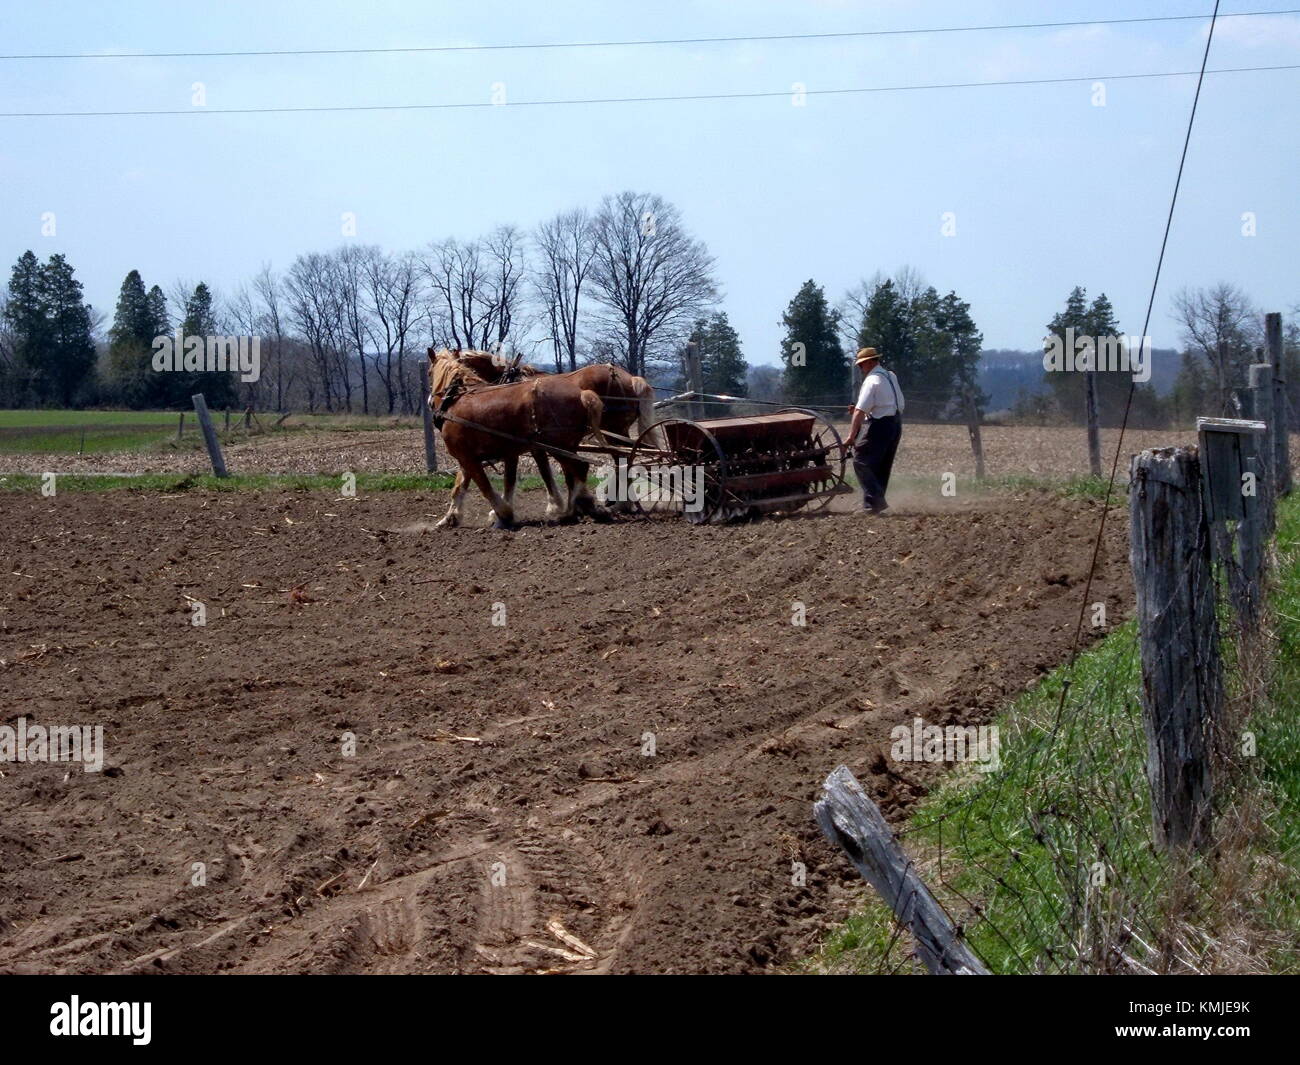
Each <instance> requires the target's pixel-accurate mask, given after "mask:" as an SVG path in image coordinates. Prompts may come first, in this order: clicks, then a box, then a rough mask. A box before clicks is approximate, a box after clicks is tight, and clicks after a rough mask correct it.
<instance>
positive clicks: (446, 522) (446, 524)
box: [434, 514, 460, 529]
mask: <svg viewBox="0 0 1300 1065" xmlns="http://www.w3.org/2000/svg"><path fill="white" fill-rule="evenodd" d="M459 524H460V519H459V518H453V517H452V516H451V515H450V514H448V515H447V516H446V517H445V518H443V519H442V521H440V522H438V523H437V524H435V525H434V528H435V529H454V528H456V526H457V525H459Z"/></svg>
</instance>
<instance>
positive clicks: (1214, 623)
mask: <svg viewBox="0 0 1300 1065" xmlns="http://www.w3.org/2000/svg"><path fill="white" fill-rule="evenodd" d="M1129 521H1130V564H1131V565H1132V568H1133V584H1134V586H1135V591H1136V593H1137V615H1138V638H1139V645H1140V650H1141V656H1142V718H1143V727H1144V730H1145V732H1146V738H1147V780H1148V781H1149V782H1150V784H1151V816H1152V823H1153V826H1154V829H1155V841H1156V846H1157V847H1159V848H1160V849H1164V850H1167V849H1172V848H1177V847H1184V846H1192V847H1197V848H1203V847H1205V846H1206V845H1207V844H1208V843H1209V842H1210V829H1211V814H1212V804H1213V789H1212V781H1211V756H1212V752H1213V750H1214V744H1215V742H1216V741H1217V738H1218V724H1219V719H1220V714H1221V710H1222V706H1223V673H1222V665H1221V662H1220V658H1219V624H1218V620H1217V618H1216V615H1215V599H1216V596H1215V584H1214V576H1213V571H1212V568H1211V564H1210V535H1209V525H1208V522H1207V521H1206V515H1205V510H1204V507H1203V505H1202V494H1201V470H1200V461H1199V457H1198V454H1197V450H1196V448H1181V447H1178V448H1158V449H1156V450H1153V451H1143V452H1142V453H1141V454H1139V455H1134V456H1133V462H1132V466H1131V469H1130V487H1129Z"/></svg>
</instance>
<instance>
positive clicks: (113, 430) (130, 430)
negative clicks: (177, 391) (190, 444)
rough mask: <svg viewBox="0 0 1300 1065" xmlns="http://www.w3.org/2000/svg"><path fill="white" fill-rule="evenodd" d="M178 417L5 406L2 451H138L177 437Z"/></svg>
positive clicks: (0, 426)
mask: <svg viewBox="0 0 1300 1065" xmlns="http://www.w3.org/2000/svg"><path fill="white" fill-rule="evenodd" d="M177 420H178V415H177V414H175V413H171V412H168V411H118V410H84V411H83V410H0V454H39V453H47V452H48V453H52V454H60V455H75V454H79V453H82V454H100V453H102V452H105V451H135V450H140V449H142V448H146V447H149V446H151V445H154V444H157V443H159V442H161V441H164V440H167V439H168V438H175V435H176V424H177ZM191 421H192V419H191Z"/></svg>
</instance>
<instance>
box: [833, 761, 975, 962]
mask: <svg viewBox="0 0 1300 1065" xmlns="http://www.w3.org/2000/svg"><path fill="white" fill-rule="evenodd" d="M813 814H814V816H815V817H816V818H817V824H818V825H819V826H820V827H821V830H822V833H823V834H824V835H825V836H826V838H827V839H828V840H830V841H831V842H832V843H834V844H836V845H837V846H839V847H842V848H843V849H844V852H845V853H846V854H847V855H848V856H849V860H850V861H851V862H852V863H853V864H854V865H855V866H856V867H857V870H858V872H859V873H861V874H862V875H863V876H864V877H865V878H866V879H867V881H868V882H869V883H870V884H871V886H872V887H873V888H875V889H876V891H878V892H879V893H880V897H881V898H882V899H884V900H885V902H886V904H887V905H888V906H889V908H890V909H892V910H893V911H894V916H895V917H896V918H897V919H898V922H899V923H900V924H902V925H904V926H905V927H907V928H909V929H911V932H912V935H913V936H914V937H915V938H916V945H917V952H918V953H919V954H920V955H921V961H922V962H924V963H925V967H926V968H927V969H929V970H930V972H932V973H937V974H941V975H948V976H987V975H988V969H987V968H985V966H984V963H983V962H982V961H980V960H979V958H977V957H976V956H975V952H974V951H972V950H971V949H970V947H968V946H967V945H966V944H965V942H964V941H963V940H962V939H961V936H960V935H959V933H958V931H957V929H956V928H955V927H953V923H952V921H951V920H949V919H948V915H947V914H946V913H945V912H944V910H943V907H942V906H940V905H939V903H938V902H937V901H936V900H935V897H934V896H933V895H931V894H930V890H929V888H927V887H926V886H925V884H924V882H923V881H922V880H921V878H920V877H919V876H917V875H916V870H915V869H914V868H913V866H912V860H911V859H910V858H909V857H908V856H907V854H906V852H904V850H903V848H902V847H900V846H899V845H898V840H897V839H896V838H895V836H894V833H893V831H892V830H891V829H890V827H889V824H888V823H887V822H886V821H885V818H884V816H883V815H882V814H881V813H880V810H879V809H878V808H877V807H876V804H875V803H874V802H872V801H871V799H870V798H869V797H868V796H867V793H866V792H865V791H863V790H862V785H861V784H859V783H858V782H857V779H856V778H855V777H854V776H853V774H852V773H850V772H849V769H848V767H847V766H840V767H838V768H837V769H836V770H835V771H834V772H833V773H831V775H830V776H828V777H827V778H826V783H825V784H824V785H823V786H822V797H821V798H820V799H818V800H817V802H816V803H814V804H813Z"/></svg>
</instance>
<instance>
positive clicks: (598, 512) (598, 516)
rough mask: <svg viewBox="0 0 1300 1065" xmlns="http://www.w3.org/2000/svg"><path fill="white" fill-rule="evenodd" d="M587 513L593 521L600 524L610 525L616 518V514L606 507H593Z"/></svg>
mask: <svg viewBox="0 0 1300 1065" xmlns="http://www.w3.org/2000/svg"><path fill="white" fill-rule="evenodd" d="M587 514H588V515H589V516H590V517H591V520H592V521H594V522H596V523H597V524H599V525H608V524H609V523H610V522H612V521H613V520H614V515H613V514H611V513H610V512H609V511H608V510H606V509H605V508H604V507H592V508H591V509H590V510H588V511H587Z"/></svg>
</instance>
